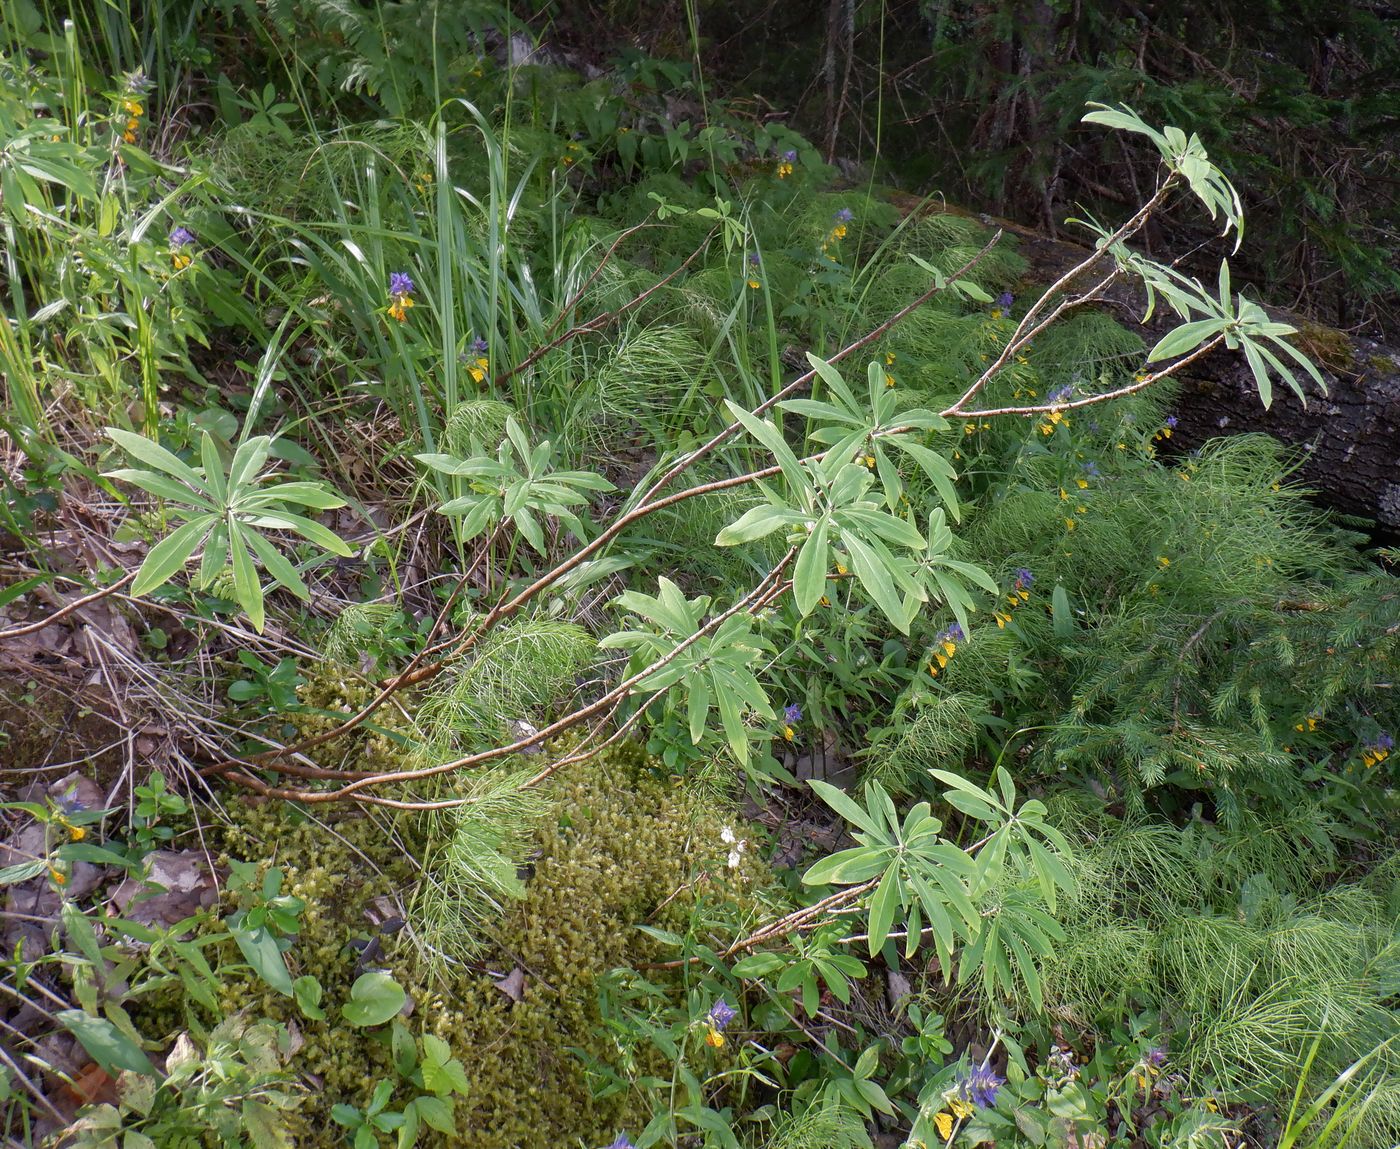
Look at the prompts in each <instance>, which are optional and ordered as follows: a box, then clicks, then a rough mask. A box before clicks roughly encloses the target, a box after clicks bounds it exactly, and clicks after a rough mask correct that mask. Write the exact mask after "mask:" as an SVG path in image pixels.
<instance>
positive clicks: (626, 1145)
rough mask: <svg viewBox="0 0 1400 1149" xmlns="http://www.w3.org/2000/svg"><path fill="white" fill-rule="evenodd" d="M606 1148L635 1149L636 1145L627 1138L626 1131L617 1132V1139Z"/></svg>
mask: <svg viewBox="0 0 1400 1149" xmlns="http://www.w3.org/2000/svg"><path fill="white" fill-rule="evenodd" d="M608 1149H637V1147H636V1146H635V1145H633V1144H632V1142H631V1141H630V1140H629V1139H628V1137H627V1134H626V1133H619V1134H618V1135H617V1140H616V1141H614V1142H613V1143H612V1144H611V1145H609V1146H608Z"/></svg>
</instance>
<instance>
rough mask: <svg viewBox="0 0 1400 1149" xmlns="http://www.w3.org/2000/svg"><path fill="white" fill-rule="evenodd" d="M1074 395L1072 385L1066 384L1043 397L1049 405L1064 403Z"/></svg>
mask: <svg viewBox="0 0 1400 1149" xmlns="http://www.w3.org/2000/svg"><path fill="white" fill-rule="evenodd" d="M1073 394H1074V384H1073V383H1066V384H1065V385H1064V386H1063V387H1056V388H1055V389H1054V390H1053V391H1051V392H1050V393H1049V394H1048V395H1046V396H1045V398H1046V401H1047V402H1049V403H1065V402H1068V400H1069V398H1070V397H1071V396H1072V395H1073Z"/></svg>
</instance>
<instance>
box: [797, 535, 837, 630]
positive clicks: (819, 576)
mask: <svg viewBox="0 0 1400 1149" xmlns="http://www.w3.org/2000/svg"><path fill="white" fill-rule="evenodd" d="M830 530H831V520H830V518H828V517H827V516H826V515H823V516H822V517H821V518H820V519H818V520H817V523H816V526H815V527H813V529H812V533H811V534H809V535H808V536H807V540H806V541H805V542H804V543H803V544H802V549H801V551H799V552H798V555H797V564H796V566H795V567H794V568H793V581H792V593H793V599H794V601H795V602H796V604H797V611H798V613H799V614H800V615H802V617H803V618H806V617H807V615H809V614H811V613H812V611H813V610H814V609H815V608H816V605H817V603H818V602H820V601H821V597H822V595H823V594H825V593H826V568H827V562H828V558H829V556H828V549H829V548H828V536H829V534H830Z"/></svg>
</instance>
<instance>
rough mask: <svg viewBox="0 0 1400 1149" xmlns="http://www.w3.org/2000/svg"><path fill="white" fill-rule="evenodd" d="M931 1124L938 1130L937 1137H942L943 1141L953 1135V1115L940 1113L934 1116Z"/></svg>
mask: <svg viewBox="0 0 1400 1149" xmlns="http://www.w3.org/2000/svg"><path fill="white" fill-rule="evenodd" d="M933 1123H934V1125H935V1126H937V1128H938V1135H939V1136H940V1137H942V1138H943V1140H944V1141H946V1140H948V1138H949V1137H951V1136H952V1135H953V1115H952V1114H951V1113H947V1112H941V1113H937V1114H935V1115H934V1118H933Z"/></svg>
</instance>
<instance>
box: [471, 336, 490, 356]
mask: <svg viewBox="0 0 1400 1149" xmlns="http://www.w3.org/2000/svg"><path fill="white" fill-rule="evenodd" d="M490 348H491V345H490V344H489V343H487V342H486V340H485V339H483V338H482V337H481V336H480V335H478V336H477V337H476V338H475V339H473V340H472V347H471V351H472V354H473V355H485V354H486V352H487V351H489V350H490Z"/></svg>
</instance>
